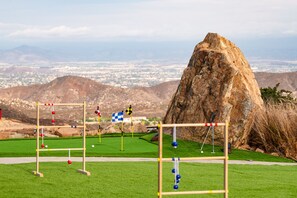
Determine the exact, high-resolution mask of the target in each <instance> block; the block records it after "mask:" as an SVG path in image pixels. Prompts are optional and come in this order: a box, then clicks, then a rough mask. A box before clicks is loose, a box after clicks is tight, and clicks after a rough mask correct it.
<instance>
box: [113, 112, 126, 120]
mask: <svg viewBox="0 0 297 198" xmlns="http://www.w3.org/2000/svg"><path fill="white" fill-rule="evenodd" d="M123 121H124V112H123V111H120V112H117V113H113V114H112V118H111V122H123Z"/></svg>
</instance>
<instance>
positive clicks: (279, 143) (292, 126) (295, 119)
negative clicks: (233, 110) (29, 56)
mask: <svg viewBox="0 0 297 198" xmlns="http://www.w3.org/2000/svg"><path fill="white" fill-rule="evenodd" d="M296 142H297V105H296V104H294V103H280V104H275V103H268V104H266V105H265V109H259V110H258V112H257V114H256V117H255V120H254V125H253V129H252V133H251V135H250V137H249V145H250V146H252V147H258V148H261V149H263V150H264V151H266V152H268V153H272V152H276V153H278V154H279V155H281V156H284V157H288V158H292V159H295V160H297V144H296Z"/></svg>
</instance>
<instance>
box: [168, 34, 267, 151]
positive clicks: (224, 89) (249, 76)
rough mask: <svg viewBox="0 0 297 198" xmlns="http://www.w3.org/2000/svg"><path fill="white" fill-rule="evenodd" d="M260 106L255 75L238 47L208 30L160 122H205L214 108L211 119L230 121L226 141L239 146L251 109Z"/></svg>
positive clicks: (191, 134)
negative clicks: (215, 114) (215, 113)
mask: <svg viewBox="0 0 297 198" xmlns="http://www.w3.org/2000/svg"><path fill="white" fill-rule="evenodd" d="M262 105H263V101H262V99H261V94H260V90H259V87H258V84H257V82H256V80H255V76H254V74H253V72H252V70H251V67H250V65H249V63H248V62H247V60H246V59H245V57H244V55H243V54H242V52H241V51H240V49H239V48H238V47H236V46H235V45H234V44H233V43H232V42H230V41H229V40H227V39H225V38H224V37H222V36H220V35H218V34H215V33H208V34H207V36H206V37H205V39H204V40H203V41H202V42H201V43H199V44H198V45H196V47H195V49H194V52H193V54H192V57H191V59H190V61H189V64H188V67H187V68H186V69H185V70H184V73H183V75H182V78H181V81H180V84H179V86H178V89H177V91H176V93H175V95H174V96H173V98H172V100H171V102H170V104H169V107H168V110H167V113H166V115H165V117H164V123H195V122H207V121H209V120H210V116H211V113H212V112H216V111H217V116H216V119H215V122H224V121H225V120H229V121H230V128H229V129H230V130H229V134H230V136H229V137H230V139H229V140H230V141H231V143H232V144H233V145H234V146H236V147H239V146H241V145H245V144H246V142H247V137H248V135H249V133H250V130H251V127H252V123H253V119H254V116H255V110H256V109H259V108H262ZM203 130H204V131H205V129H203ZM202 133H203V132H202V131H198V130H195V131H193V130H190V129H187V130H186V129H183V130H182V132H181V133H180V134H182V136H183V137H184V138H186V139H189V138H191V139H195V138H196V139H198V140H199V139H200V140H201V138H202V137H203V136H204V134H202ZM217 133H219V132H217Z"/></svg>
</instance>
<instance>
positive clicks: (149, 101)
mask: <svg viewBox="0 0 297 198" xmlns="http://www.w3.org/2000/svg"><path fill="white" fill-rule="evenodd" d="M255 76H256V80H257V81H258V84H259V86H260V87H267V86H271V87H272V86H275V84H277V83H280V87H281V88H283V89H287V90H290V91H293V92H294V93H295V96H296V95H297V80H296V79H297V72H291V73H262V72H260V73H255ZM178 84H179V81H169V82H165V83H161V84H159V85H156V86H152V87H134V88H119V87H113V86H109V85H103V84H101V83H98V82H96V81H94V80H90V79H87V78H82V77H77V76H64V77H60V78H57V79H55V80H53V81H51V82H49V83H46V84H42V85H31V86H18V87H12V88H6V89H0V95H1V100H0V106H1V107H2V108H3V109H6V112H7V111H8V110H9V109H10V110H11V111H10V113H9V117H11V118H13V117H14V115H15V118H16V119H19V120H22V119H21V118H20V117H22V116H21V115H23V114H20V113H19V112H23V113H24V114H25V115H26V116H28V117H35V102H36V101H41V102H55V103H60V102H82V101H84V100H86V101H87V103H88V105H89V106H88V109H87V110H88V113H89V115H90V116H93V111H94V109H95V108H96V106H97V105H100V109H101V112H102V113H103V115H104V116H107V117H108V116H109V115H110V114H111V113H112V112H115V111H120V110H124V108H126V107H127V106H128V105H129V104H132V105H133V109H134V113H135V114H134V115H135V116H149V117H155V116H158V117H162V116H164V114H165V111H166V109H167V105H168V103H169V101H170V99H171V97H172V96H173V94H174V92H175V91H176V88H177V86H178ZM4 106H5V107H4ZM14 112H15V113H14ZM23 120H28V118H27V117H26V118H25V117H24V118H23Z"/></svg>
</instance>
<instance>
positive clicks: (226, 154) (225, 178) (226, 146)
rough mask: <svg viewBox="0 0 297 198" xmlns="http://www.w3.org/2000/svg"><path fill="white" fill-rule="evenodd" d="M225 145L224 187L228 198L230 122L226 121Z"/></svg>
mask: <svg viewBox="0 0 297 198" xmlns="http://www.w3.org/2000/svg"><path fill="white" fill-rule="evenodd" d="M224 128H225V131H224V132H225V135H224V137H225V141H224V142H225V147H224V155H225V159H224V189H225V198H228V152H229V149H228V143H229V142H228V122H227V121H226V124H225V127H224Z"/></svg>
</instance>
